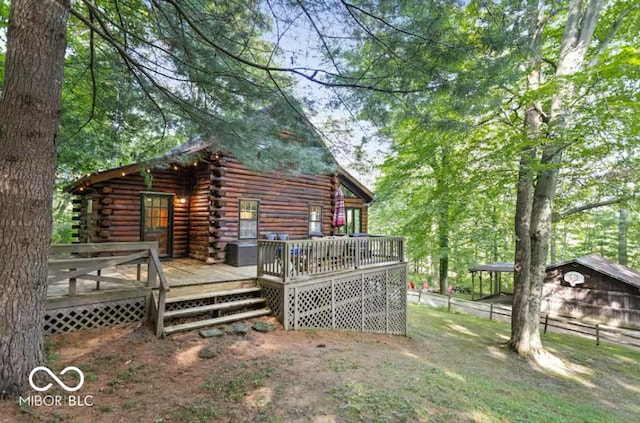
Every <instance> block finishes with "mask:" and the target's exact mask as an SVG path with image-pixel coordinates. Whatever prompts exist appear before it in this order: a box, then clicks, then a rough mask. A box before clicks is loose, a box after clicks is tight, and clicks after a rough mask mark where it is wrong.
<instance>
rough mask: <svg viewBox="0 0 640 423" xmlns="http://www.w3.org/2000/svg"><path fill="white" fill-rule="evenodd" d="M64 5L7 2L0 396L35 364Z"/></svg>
mask: <svg viewBox="0 0 640 423" xmlns="http://www.w3.org/2000/svg"><path fill="white" fill-rule="evenodd" d="M69 8H70V3H69V0H40V1H37V2H34V1H30V0H13V1H12V2H11V10H10V15H9V27H8V32H7V50H6V51H7V53H6V60H5V73H4V81H3V85H2V97H1V98H0V175H2V176H1V177H0V399H5V398H16V397H17V396H18V395H20V394H22V393H23V392H25V390H26V388H27V386H28V383H27V382H28V376H29V372H30V371H31V370H32V369H33V368H34V367H36V366H38V365H42V364H43V322H44V311H45V305H46V296H47V281H46V277H47V255H48V250H49V243H50V238H51V220H52V198H53V184H54V175H55V166H56V132H57V129H58V125H59V122H60V114H61V97H60V93H61V88H62V77H63V66H64V54H65V49H66V25H67V16H68V13H69Z"/></svg>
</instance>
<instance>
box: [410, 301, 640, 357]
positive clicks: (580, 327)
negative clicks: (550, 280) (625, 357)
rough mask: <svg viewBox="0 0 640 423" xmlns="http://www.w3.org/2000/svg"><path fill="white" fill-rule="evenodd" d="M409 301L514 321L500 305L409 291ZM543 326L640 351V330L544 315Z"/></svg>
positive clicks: (544, 328)
mask: <svg viewBox="0 0 640 423" xmlns="http://www.w3.org/2000/svg"><path fill="white" fill-rule="evenodd" d="M407 298H408V299H409V300H410V301H411V300H413V299H415V300H417V302H419V303H420V304H423V305H429V306H433V307H447V309H448V310H449V311H451V310H457V311H464V312H467V313H469V314H473V315H476V316H479V317H488V318H489V320H500V321H511V308H509V307H505V306H501V305H497V304H486V303H478V302H475V301H467V300H463V299H459V298H452V297H451V296H442V295H437V294H433V293H427V292H422V291H418V290H415V291H414V290H409V291H407ZM540 325H541V327H542V331H543V333H547V331H554V332H571V333H576V334H578V335H581V336H586V337H589V338H592V339H594V340H595V342H596V345H600V341H601V340H605V341H608V342H612V343H616V344H621V345H627V346H631V347H635V348H640V330H639V329H635V328H627V327H615V326H610V325H606V324H601V323H590V322H583V321H579V320H576V319H574V318H572V317H569V316H561V315H551V314H549V313H545V314H541V316H540Z"/></svg>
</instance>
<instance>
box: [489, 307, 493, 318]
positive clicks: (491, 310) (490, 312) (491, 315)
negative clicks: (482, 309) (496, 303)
mask: <svg viewBox="0 0 640 423" xmlns="http://www.w3.org/2000/svg"><path fill="white" fill-rule="evenodd" d="M489 320H493V303H492V304H490V305H489Z"/></svg>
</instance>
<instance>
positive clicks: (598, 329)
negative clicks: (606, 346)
mask: <svg viewBox="0 0 640 423" xmlns="http://www.w3.org/2000/svg"><path fill="white" fill-rule="evenodd" d="M596 345H598V346H599V345H600V325H599V324H598V323H596Z"/></svg>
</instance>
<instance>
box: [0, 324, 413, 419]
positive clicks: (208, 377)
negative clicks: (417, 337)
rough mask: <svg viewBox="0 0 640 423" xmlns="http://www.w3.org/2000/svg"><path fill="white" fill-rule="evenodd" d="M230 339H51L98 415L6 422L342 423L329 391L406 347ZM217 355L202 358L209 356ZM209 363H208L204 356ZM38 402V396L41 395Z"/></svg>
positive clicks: (54, 411)
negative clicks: (80, 377) (78, 374)
mask: <svg viewBox="0 0 640 423" xmlns="http://www.w3.org/2000/svg"><path fill="white" fill-rule="evenodd" d="M259 320H262V321H269V322H271V323H274V324H276V325H277V326H276V327H277V329H276V330H275V331H273V332H269V333H260V332H257V331H252V332H250V334H249V335H247V336H241V335H232V334H226V335H224V336H222V337H219V338H209V339H203V338H201V337H200V336H199V335H198V332H197V331H194V332H189V333H184V334H176V335H172V336H170V337H169V338H167V339H156V338H155V337H154V336H153V335H152V333H151V331H150V330H149V329H148V328H147V327H146V326H144V325H141V324H133V325H122V326H119V327H115V328H108V329H96V330H91V331H84V332H74V333H67V334H63V335H57V336H51V337H49V339H48V342H49V343H50V349H51V350H52V351H54V353H53V359H52V360H51V362H50V364H49V366H50V367H51V368H52V369H55V371H56V372H58V373H59V371H60V370H61V369H63V368H64V367H66V366H70V365H73V366H77V367H79V368H80V369H81V370H83V372H84V374H85V384H84V386H83V387H82V389H81V391H80V395H82V396H86V395H91V396H92V402H93V406H92V407H69V406H62V407H25V406H23V407H21V408H20V407H18V406H17V405H15V404H2V405H1V406H2V409H3V411H2V413H3V414H5V413H7V414H5V415H4V416H3V417H2V418H0V421H2V422H5V421H7V422H14V421H15V422H35V421H38V422H41V421H52V422H57V421H69V422H119V421H122V422H133V421H137V422H208V421H229V422H232V421H312V422H325V421H326V422H329V421H337V420H336V419H337V416H336V415H335V414H334V412H335V408H336V406H339V404H337V403H336V400H335V399H334V398H333V396H332V395H331V394H330V392H329V391H330V390H331V389H332V388H333V387H335V386H338V385H340V384H342V383H343V382H344V381H345V380H348V379H350V378H352V377H353V375H354V374H355V373H368V371H369V367H370V366H375V365H376V363H377V362H378V361H379V359H380V355H381V354H382V355H383V354H384V353H385V352H387V353H388V352H389V351H392V350H397V349H406V348H409V347H410V341H409V340H408V339H406V338H403V337H394V336H387V335H375V334H360V333H346V332H329V331H311V332H285V331H283V330H282V329H281V326H280V325H279V324H278V323H277V322H276V321H275V320H274V319H259ZM205 349H206V350H207V352H211V351H214V352H215V353H217V354H213V356H212V357H211V358H201V357H200V353H201V351H202V350H205ZM205 356H206V354H205ZM34 394H35V392H34Z"/></svg>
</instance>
